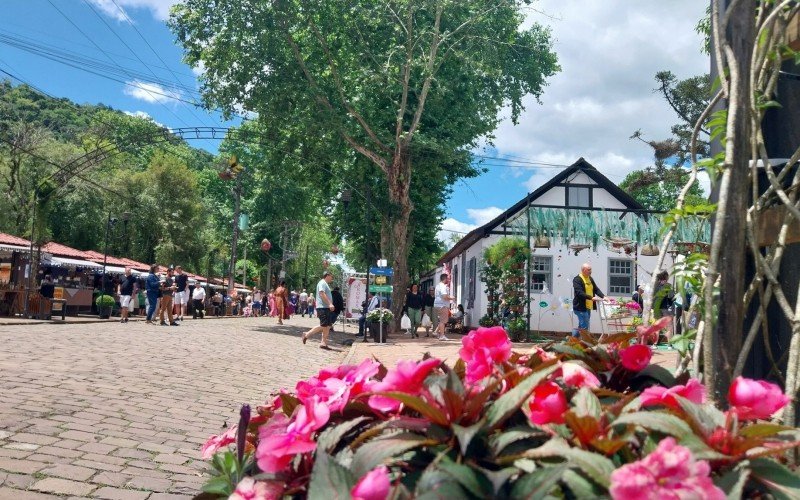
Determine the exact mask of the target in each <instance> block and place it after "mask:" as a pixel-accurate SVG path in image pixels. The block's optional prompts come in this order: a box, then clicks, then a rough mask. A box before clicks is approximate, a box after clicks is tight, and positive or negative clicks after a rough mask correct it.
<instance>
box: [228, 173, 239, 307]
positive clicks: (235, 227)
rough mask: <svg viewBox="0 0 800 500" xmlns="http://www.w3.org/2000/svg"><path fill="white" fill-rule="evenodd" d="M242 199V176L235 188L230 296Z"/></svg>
mask: <svg viewBox="0 0 800 500" xmlns="http://www.w3.org/2000/svg"><path fill="white" fill-rule="evenodd" d="M241 198H242V176H241V175H237V176H236V187H234V188H233V200H234V201H233V203H234V205H233V241H232V242H231V262H230V265H229V266H228V295H231V294H232V293H233V279H234V271H235V269H236V244H237V243H238V241H239V209H240V204H241Z"/></svg>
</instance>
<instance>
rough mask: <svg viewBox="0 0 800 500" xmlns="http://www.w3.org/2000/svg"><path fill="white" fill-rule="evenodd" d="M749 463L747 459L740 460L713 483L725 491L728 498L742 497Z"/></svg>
mask: <svg viewBox="0 0 800 500" xmlns="http://www.w3.org/2000/svg"><path fill="white" fill-rule="evenodd" d="M749 465H750V463H749V462H748V461H747V460H745V461H744V462H740V463H739V464H738V465H737V466H736V467H735V468H733V469H731V470H729V471H728V472H727V473H726V474H725V475H724V476H722V477H720V478H717V479H716V480H715V481H714V484H715V485H717V486H718V487H719V488H720V489H722V491H724V492H725V495H726V496H727V497H728V500H739V499H740V498H742V491H743V490H744V485H745V483H747V479H748V478H749V477H750V469H749Z"/></svg>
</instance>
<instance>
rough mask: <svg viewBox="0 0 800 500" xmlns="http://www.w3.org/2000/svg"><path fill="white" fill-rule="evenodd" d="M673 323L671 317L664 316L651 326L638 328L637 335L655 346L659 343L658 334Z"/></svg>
mask: <svg viewBox="0 0 800 500" xmlns="http://www.w3.org/2000/svg"><path fill="white" fill-rule="evenodd" d="M634 304H635V302H634ZM637 305H638V304H637ZM671 322H672V317H671V316H664V317H662V318H661V319H659V320H658V321H656V322H655V323H653V324H652V325H650V326H644V325H639V326H637V327H636V335H638V336H639V338H640V339H644V340H645V341H647V342H649V343H651V344H655V343H657V342H658V333H659V332H660V331H661V330H663V329H664V328H666V327H667V326H669V324H670V323H671Z"/></svg>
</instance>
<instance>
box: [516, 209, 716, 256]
mask: <svg viewBox="0 0 800 500" xmlns="http://www.w3.org/2000/svg"><path fill="white" fill-rule="evenodd" d="M526 211H527V212H529V213H530V236H531V237H532V238H536V237H539V236H546V237H548V238H550V239H551V241H552V240H558V241H560V242H562V243H563V244H565V245H588V246H590V247H592V249H596V248H597V246H598V245H600V244H606V243H611V242H622V243H624V244H638V245H647V244H654V245H657V244H659V240H660V236H661V235H662V234H663V232H662V231H663V228H664V217H665V215H666V214H652V213H648V214H637V213H634V212H619V211H607V210H577V209H566V208H541V207H530V208H527V209H524V210H522V211H521V212H519V213H518V214H517V215H515V216H514V217H513V218H511V219H509V220H508V221H507V222H506V223H505V224H504V225H505V227H507V228H508V229H511V230H513V231H514V233H515V234H517V235H519V234H522V235H527V234H528V233H527V231H528V213H526ZM710 240H711V229H710V224H709V223H708V220H707V219H705V218H704V217H699V216H689V217H683V218H681V219H680V220H679V222H678V227H677V230H676V233H675V237H674V238H673V241H675V242H709V241H710Z"/></svg>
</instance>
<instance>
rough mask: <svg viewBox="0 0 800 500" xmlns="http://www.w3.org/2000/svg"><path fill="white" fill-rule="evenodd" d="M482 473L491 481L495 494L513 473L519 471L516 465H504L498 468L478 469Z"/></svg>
mask: <svg viewBox="0 0 800 500" xmlns="http://www.w3.org/2000/svg"><path fill="white" fill-rule="evenodd" d="M480 470H481V472H483V475H484V476H486V478H487V479H488V480H489V482H490V483H492V488H493V493H494V495H495V496H497V493H498V492H499V491H500V488H502V487H503V485H504V484H506V482H507V481H508V480H509V479H510V478H511V477H512V476H514V475H516V474H518V473H519V470H518V469H517V468H516V467H506V468H505V469H500V470H488V469H480Z"/></svg>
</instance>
